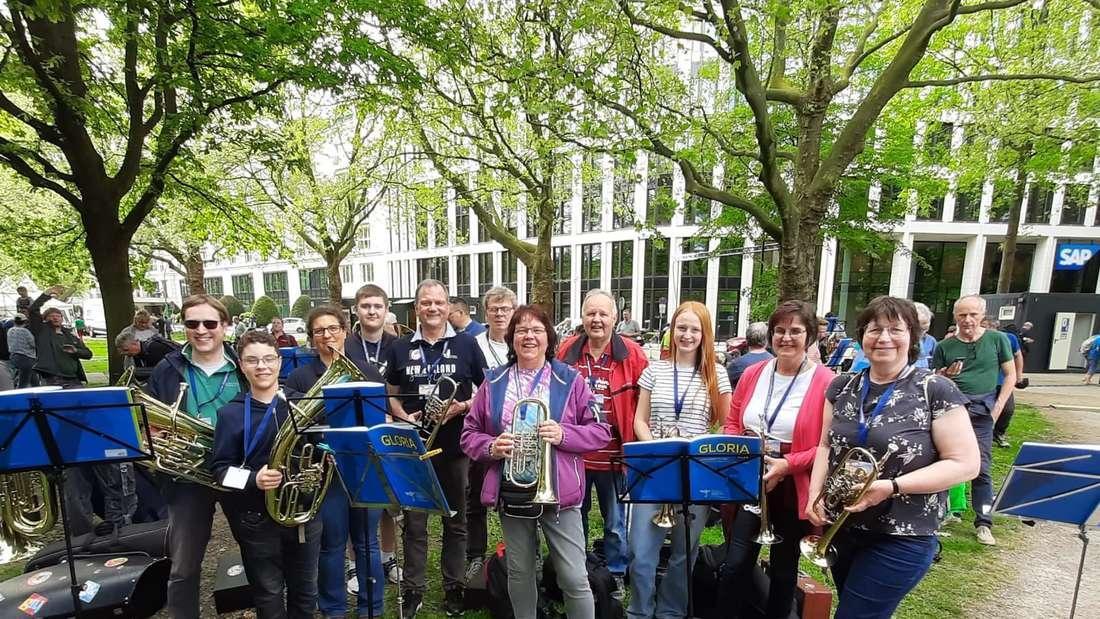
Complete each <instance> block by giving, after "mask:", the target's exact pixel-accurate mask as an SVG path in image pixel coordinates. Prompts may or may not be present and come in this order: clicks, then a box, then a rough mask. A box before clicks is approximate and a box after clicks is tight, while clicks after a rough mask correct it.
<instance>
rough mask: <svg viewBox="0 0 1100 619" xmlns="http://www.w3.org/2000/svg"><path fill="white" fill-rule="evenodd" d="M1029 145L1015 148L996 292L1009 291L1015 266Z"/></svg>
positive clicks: (1025, 186)
mask: <svg viewBox="0 0 1100 619" xmlns="http://www.w3.org/2000/svg"><path fill="white" fill-rule="evenodd" d="M1030 151H1031V145H1030V144H1027V145H1025V146H1024V147H1022V148H1020V149H1017V151H1016V153H1017V156H1018V159H1017V165H1018V166H1019V172H1018V173H1017V176H1016V187H1015V188H1014V191H1013V192H1012V204H1011V205H1010V206H1009V209H1008V229H1007V230H1006V231H1005V242H1004V244H1003V245H1002V246H1001V270H1000V272H999V273H998V274H997V293H998V294H1003V293H1006V292H1010V288H1012V274H1013V273H1012V272H1013V270H1015V268H1016V237H1017V236H1018V235H1019V234H1020V213H1021V211H1023V208H1024V190H1025V189H1026V188H1027V172H1026V171H1025V170H1024V168H1023V166H1024V164H1025V163H1026V162H1027V160H1028V158H1029V157H1030V155H1031V152H1030Z"/></svg>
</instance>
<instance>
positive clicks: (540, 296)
mask: <svg viewBox="0 0 1100 619" xmlns="http://www.w3.org/2000/svg"><path fill="white" fill-rule="evenodd" d="M526 266H527V277H528V278H529V279H530V280H531V298H530V299H527V302H528V303H529V304H531V305H538V306H539V307H541V308H542V309H543V311H545V312H546V314H547V315H548V316H550V320H551V321H553V322H554V323H555V324H556V323H557V322H558V321H560V320H561V319H562V318H567V316H555V315H554V260H553V258H552V255H551V253H550V246H549V245H548V244H547V245H543V243H542V242H541V241H540V242H539V244H538V249H537V250H536V254H535V257H534V264H528V265H526ZM582 294H583V291H582Z"/></svg>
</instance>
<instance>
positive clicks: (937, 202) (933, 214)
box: [917, 196, 943, 221]
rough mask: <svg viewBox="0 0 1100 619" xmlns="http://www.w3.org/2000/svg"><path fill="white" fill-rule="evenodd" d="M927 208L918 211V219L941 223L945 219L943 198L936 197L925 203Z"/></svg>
mask: <svg viewBox="0 0 1100 619" xmlns="http://www.w3.org/2000/svg"><path fill="white" fill-rule="evenodd" d="M925 204H926V206H925V207H924V208H922V209H919V210H918V211H917V219H924V220H927V221H939V220H941V219H943V196H936V197H934V198H932V199H931V200H929V201H928V202H926V203H925Z"/></svg>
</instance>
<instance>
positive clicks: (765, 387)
mask: <svg viewBox="0 0 1100 619" xmlns="http://www.w3.org/2000/svg"><path fill="white" fill-rule="evenodd" d="M768 334H769V336H770V339H771V345H772V351H773V352H774V353H775V359H774V360H770V361H761V362H759V363H757V364H756V365H753V366H750V367H749V368H748V369H747V370H745V373H744V374H742V375H741V379H740V381H739V382H738V383H737V388H736V389H734V392H733V400H732V402H731V403H730V414H729V417H728V418H727V420H726V433H727V434H736V435H741V434H749V435H755V436H761V437H763V438H764V442H763V443H764V444H763V447H764V452H765V456H764V463H765V464H764V466H765V471H766V472H765V474H764V478H763V482H762V488H761V491H762V492H765V493H766V494H767V497H766V500H767V509H768V519H769V523H770V526H771V527H772V528H773V529H774V532H775V534H776V535H778V536H779V537H780V541H779V542H778V543H774V544H772V545H771V549H770V555H769V556H770V560H769V565H770V569H769V574H768V575H769V577H770V578H771V586H770V588H769V590H768V599H767V602H766V605H765V609H764V610H765V612H764V616H765V617H767V618H768V619H778V618H780V617H783V618H785V617H787V615H788V614H789V613H790V609H791V603H792V601H793V600H794V590H795V586H796V584H797V583H798V556H799V549H798V545H799V540H801V539H802V536H803V535H805V534H806V533H807V532H808V531H809V525H808V523H807V522H806V520H805V509H806V504H807V496H808V489H809V484H810V468H811V467H812V466H813V461H814V455H815V454H816V453H817V445H818V443H819V442H820V439H821V408H822V406H824V403H825V389H826V388H827V387H828V386H829V382H830V381H831V380H832V379H833V377H834V374H833V373H832V371H830V370H829V369H828V368H826V367H825V366H824V365H822V364H820V363H816V362H814V361H812V360H811V359H810V358H809V355H807V351H808V350H810V349H811V348H812V347H814V346H816V344H817V314H816V313H815V312H814V309H813V307H811V306H810V304H808V303H804V302H802V301H785V302H783V303H781V304H780V305H779V307H777V308H776V310H775V312H773V313H772V315H771V317H770V318H769V319H768ZM760 526H761V524H760V516H759V514H758V513H757V512H754V511H750V510H746V509H740V510H737V512H736V514H735V517H734V520H733V526H732V529H731V532H730V539H729V549H728V551H727V555H726V562H725V565H724V566H723V569H722V575H721V586H720V587H719V596H720V600H721V601H720V607H721V608H722V609H723V610H725V611H726V612H728V613H729V615H728V616H731V617H738V616H749V615H753V614H754V613H753V612H752V611H751V610H750V609H748V608H746V606H745V605H746V604H747V603H748V600H751V599H753V579H752V571H753V566H754V565H755V564H756V559H757V557H758V555H759V554H760V544H759V543H757V542H756V541H754V540H755V539H756V537H757V534H758V533H759V531H760Z"/></svg>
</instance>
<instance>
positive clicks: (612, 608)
mask: <svg viewBox="0 0 1100 619" xmlns="http://www.w3.org/2000/svg"><path fill="white" fill-rule="evenodd" d="M584 563H585V567H586V568H588V586H589V587H590V588H591V589H592V599H593V600H595V602H596V619H622V617H624V616H625V615H626V613H625V612H624V611H623V605H622V602H620V601H619V600H617V599H615V596H614V593H615V591H616V590H617V589H618V586H617V585H616V584H615V578H614V577H612V576H611V572H610V571H609V570H608V569H607V564H606V563H605V562H604V561H603V559H602V558H600V557H599V556H598V555H596V554H594V553H591V552H590V553H588V556H587V558H586V559H585V562H584ZM541 589H542V594H543V595H542V596H541V597H543V598H545V599H547V600H552V601H554V602H559V603H560V602H562V601H563V596H562V591H561V587H559V586H558V574H557V572H556V571H555V569H554V562H553V561H552V560H551V559H550V557H549V556H547V557H546V558H545V559H544V560H543V562H542V582H541Z"/></svg>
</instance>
